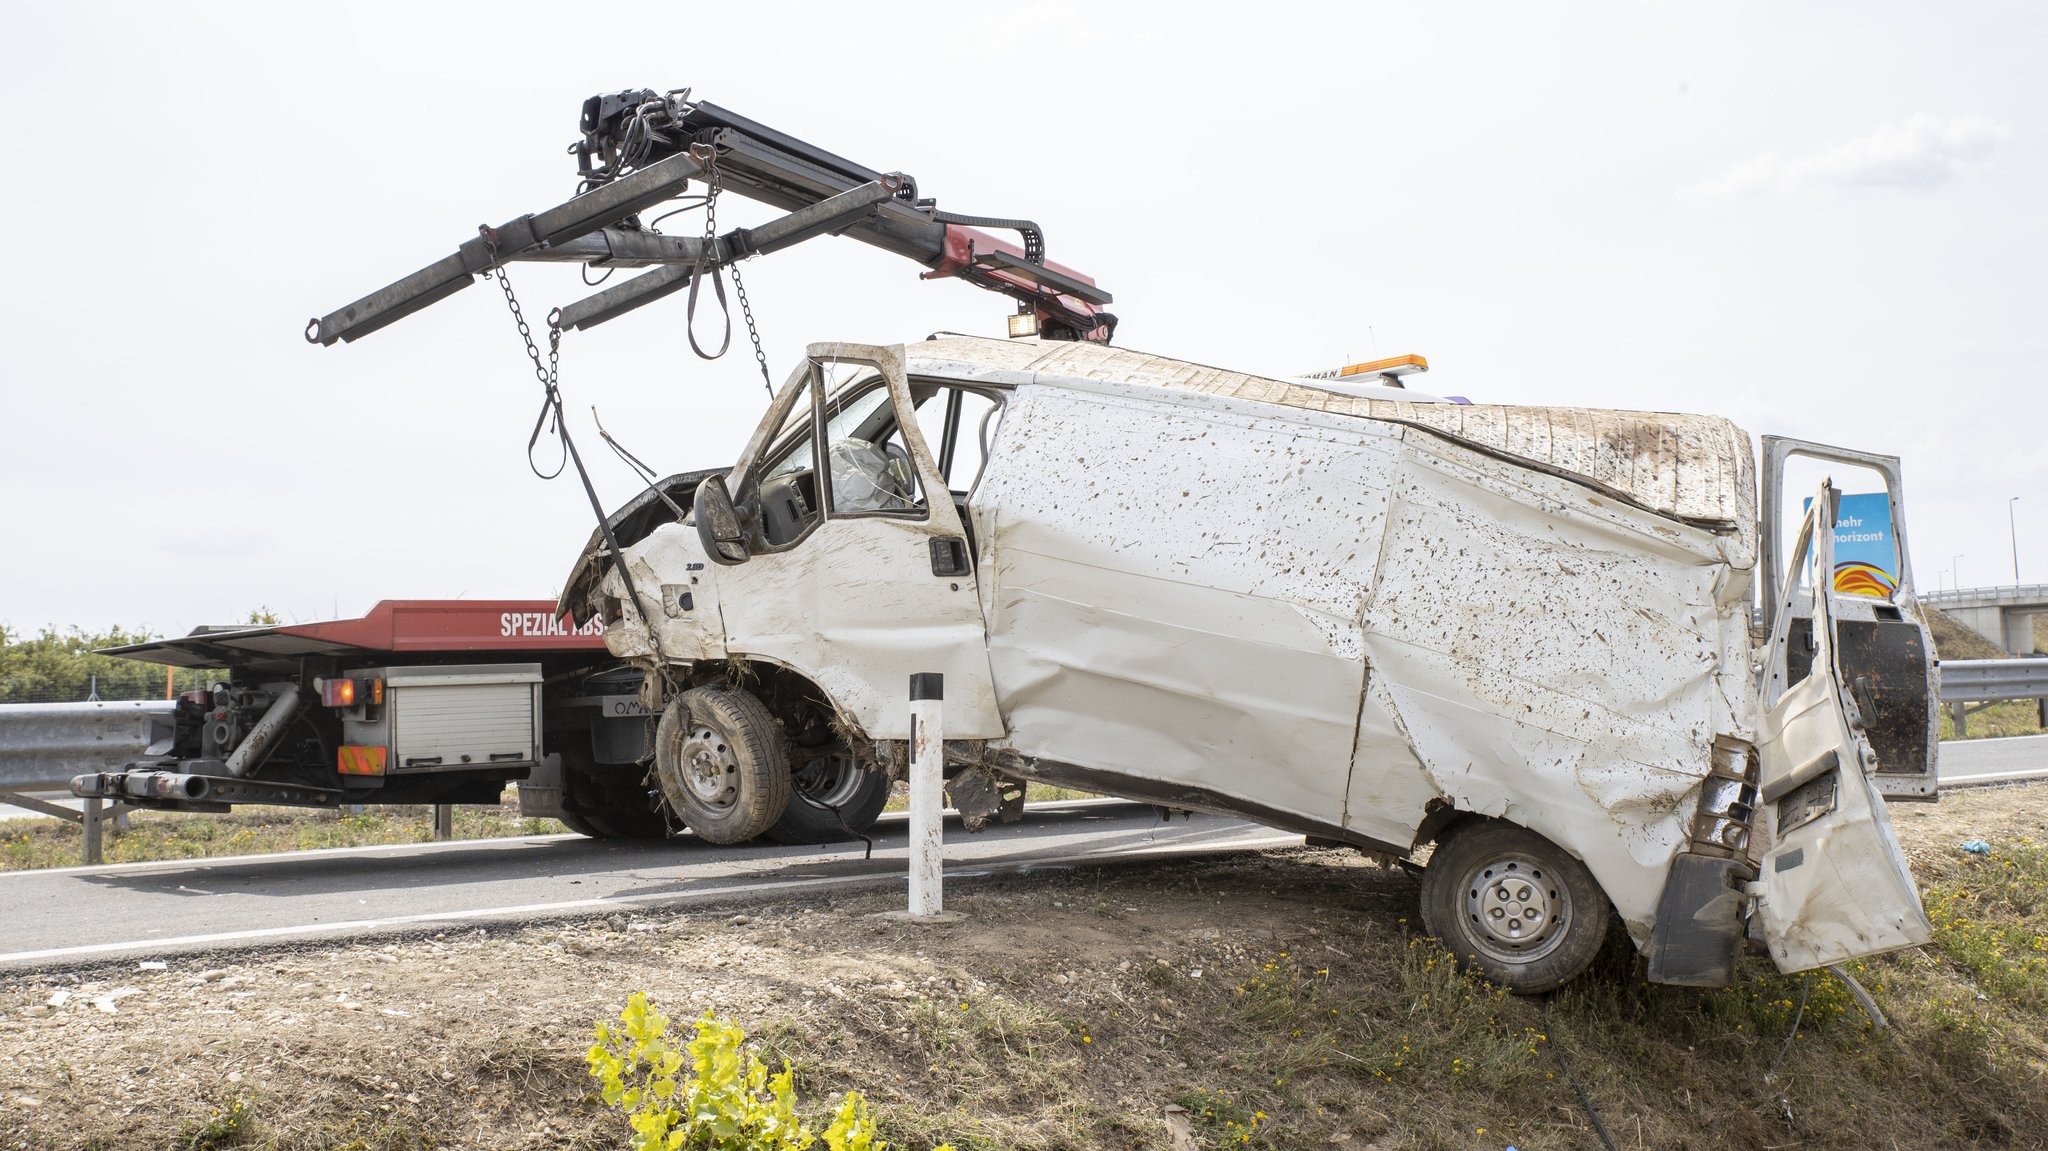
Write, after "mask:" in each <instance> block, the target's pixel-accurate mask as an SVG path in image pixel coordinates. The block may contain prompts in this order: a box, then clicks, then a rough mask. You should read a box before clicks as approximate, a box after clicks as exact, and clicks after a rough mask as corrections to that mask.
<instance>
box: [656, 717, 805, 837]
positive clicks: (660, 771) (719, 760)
mask: <svg viewBox="0 0 2048 1151" xmlns="http://www.w3.org/2000/svg"><path fill="white" fill-rule="evenodd" d="M654 770H655V774H656V775H657V776H658V777H659V778H660V780H661V791H662V794H663V795H665V796H667V797H668V802H669V805H670V806H672V807H674V808H675V810H676V814H678V815H680V816H681V817H682V820H683V822H684V823H686V824H688V825H689V827H690V830H691V831H694V832H696V833H697V837H698V838H699V839H703V840H705V841H707V842H710V843H744V842H746V841H747V840H749V839H752V838H754V837H755V836H757V835H760V834H761V833H762V832H764V831H767V830H768V829H769V828H770V827H772V826H774V824H775V821H776V820H778V819H780V818H782V813H783V810H784V809H785V808H787V807H788V806H789V786H790V781H789V746H788V740H787V739H786V738H785V737H784V735H783V733H782V726H781V725H780V724H778V723H776V722H775V717H774V716H773V715H771V714H769V711H768V708H767V706H766V705H764V704H763V703H762V702H761V701H760V700H759V699H756V698H755V697H754V696H753V695H751V694H750V693H748V692H745V691H741V690H740V689H738V688H726V687H697V688H691V689H690V690H689V691H686V692H684V693H682V694H681V695H679V696H677V697H676V698H675V699H674V700H672V701H670V703H669V705H668V707H667V709H666V710H664V711H663V712H662V713H661V722H660V723H659V724H658V725H656V727H655V729H654Z"/></svg>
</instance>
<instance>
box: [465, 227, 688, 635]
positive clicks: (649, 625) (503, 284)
mask: <svg viewBox="0 0 2048 1151" xmlns="http://www.w3.org/2000/svg"><path fill="white" fill-rule="evenodd" d="M477 232H478V234H480V235H482V236H483V238H484V247H485V248H486V249H487V250H488V251H489V252H490V256H491V262H490V264H489V265H488V266H487V267H486V268H485V274H486V275H488V276H491V277H492V278H494V279H496V280H497V281H498V287H500V288H502V289H504V292H505V307H506V309H507V310H509V311H510V312H511V313H512V322H513V324H515V325H516V326H517V327H518V328H519V339H520V342H521V343H523V344H525V345H526V358H527V359H528V360H531V361H532V362H533V375H534V378H535V379H537V380H539V381H540V386H541V389H542V392H543V394H542V396H541V403H540V415H539V416H537V417H535V418H534V421H533V434H532V435H530V436H528V437H526V466H527V467H529V468H532V469H533V474H534V475H537V476H539V477H540V478H541V479H544V480H551V479H554V478H555V477H556V476H559V475H561V474H562V470H563V469H564V468H566V467H568V466H569V465H570V464H572V463H573V464H575V465H576V478H577V479H579V480H581V481H583V494H584V496H585V498H587V499H589V501H590V510H591V513H592V514H593V515H595V516H596V517H597V530H598V534H599V535H601V536H603V537H604V543H605V549H606V554H608V555H610V556H612V557H613V558H614V559H615V560H616V561H617V568H616V570H617V571H618V573H619V581H620V582H621V583H623V584H625V589H626V601H627V602H628V603H630V604H632V606H633V610H634V612H635V613H636V614H638V615H639V616H640V622H641V625H642V626H644V627H645V628H646V629H647V639H648V642H649V643H651V644H652V645H653V646H654V654H655V655H656V656H657V657H658V658H659V659H660V661H661V663H662V664H663V665H664V666H666V665H667V663H668V655H667V653H666V652H664V651H662V645H661V633H660V632H659V631H658V630H656V628H655V626H654V619H653V617H652V616H650V615H648V614H647V607H646V605H645V603H644V602H643V601H642V600H641V599H640V591H639V589H638V588H636V587H634V586H633V572H632V570H631V568H630V567H629V566H628V565H627V564H626V562H625V552H624V551H623V549H621V548H620V547H619V539H618V535H617V534H616V533H615V532H613V531H612V523H611V520H610V518H609V517H607V516H606V515H605V514H604V505H603V504H602V503H600V502H599V501H598V498H597V488H596V487H595V486H594V485H593V484H592V483H591V482H590V471H589V469H587V468H585V467H584V466H583V457H582V455H580V454H579V453H578V452H577V451H576V442H575V441H574V440H572V439H570V438H569V426H568V424H567V423H565V422H564V421H563V418H562V389H561V386H560V385H561V368H562V328H561V317H562V313H561V311H560V309H557V310H555V311H553V312H550V313H549V314H548V357H547V362H546V363H542V362H541V357H540V347H539V345H537V344H535V343H534V341H533V327H532V325H530V324H528V323H527V322H526V314H525V312H524V311H522V310H521V309H520V307H519V297H518V295H516V294H515V293H514V292H513V291H512V278H511V277H510V276H507V275H506V274H505V266H504V265H503V264H502V263H500V262H499V261H498V232H497V229H495V228H492V227H490V226H489V225H484V226H483V227H480V228H478V229H477ZM543 430H545V431H549V432H552V433H554V436H555V438H556V439H558V440H560V441H561V442H562V458H561V461H560V462H558V463H557V464H555V470H554V471H552V472H543V471H541V470H540V468H539V467H537V466H535V464H534V462H533V448H534V445H535V444H538V443H539V442H540V437H541V432H542V431H543Z"/></svg>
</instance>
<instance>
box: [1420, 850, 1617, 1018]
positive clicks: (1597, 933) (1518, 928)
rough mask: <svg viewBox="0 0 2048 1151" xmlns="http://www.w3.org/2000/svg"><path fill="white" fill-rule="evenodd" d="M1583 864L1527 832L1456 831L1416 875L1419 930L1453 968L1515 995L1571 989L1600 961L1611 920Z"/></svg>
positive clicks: (1603, 900) (1599, 892)
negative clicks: (1418, 876)
mask: <svg viewBox="0 0 2048 1151" xmlns="http://www.w3.org/2000/svg"><path fill="white" fill-rule="evenodd" d="M1612 914H1613V913H1612V910H1611V908H1610V907H1609V905H1608V902H1607V897H1606V895H1605V894H1603V893H1602V892H1601V890H1600V885H1599V884H1598V883H1597V882H1595V881H1594V879H1593V873H1592V872H1590V871H1588V870H1586V865H1585V864H1583V863H1581V862H1579V861H1578V860H1576V859H1574V858H1572V857H1571V856H1570V855H1569V854H1567V853H1566V852H1565V851H1564V850H1563V849H1562V848H1560V847H1558V846H1557V845H1556V844H1554V843H1552V842H1550V841H1549V840H1547V839H1545V838H1543V837H1542V836H1540V835H1538V834H1536V833H1535V832H1533V831H1530V830H1528V829H1527V828H1522V827H1516V826H1514V825H1513V824H1510V823H1500V822H1497V821H1494V820H1483V821H1474V822H1469V823H1464V824H1460V825H1458V826H1457V827H1454V828H1453V829H1452V830H1451V831H1450V832H1449V833H1448V834H1446V835H1445V836H1444V837H1443V838H1442V839H1439V840H1438V841H1437V846H1436V851H1435V853H1434V854H1432V855H1431V856H1430V860H1429V866H1428V867H1427V868H1425V869H1424V870H1423V873H1422V922H1423V923H1424V925H1426V926H1427V927H1428V928H1429V931H1430V934H1432V935H1434V936H1436V938H1437V940H1438V942H1440V943H1442V944H1443V945H1444V946H1445V947H1446V948H1448V949H1449V950H1450V952H1451V953H1452V954H1453V955H1454V956H1456V958H1457V960H1458V963H1459V965H1460V966H1462V967H1465V968H1466V969H1468V970H1473V971H1477V972H1479V973H1480V974H1482V975H1484V976H1485V977H1486V978H1487V979H1490V980H1492V981H1493V982H1495V983H1498V984H1500V985H1501V986H1503V987H1506V988H1507V989H1508V990H1510V991H1513V992H1514V993H1516V994H1518V995H1535V994H1538V993H1540V992H1544V991H1551V990H1554V989H1556V988H1558V987H1561V986H1563V985H1564V984H1566V983H1569V982H1570V981H1571V980H1572V979H1574V978H1576V977H1577V976H1578V975H1579V974H1580V973H1581V972H1583V971H1585V969H1586V968H1587V966H1588V965H1590V964H1591V963H1592V962H1593V958H1594V956H1596V955H1598V954H1599V953H1600V947H1601V945H1602V943H1603V942H1605V940H1606V937H1607V921H1608V919H1609V918H1610V917H1611V916H1612Z"/></svg>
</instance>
